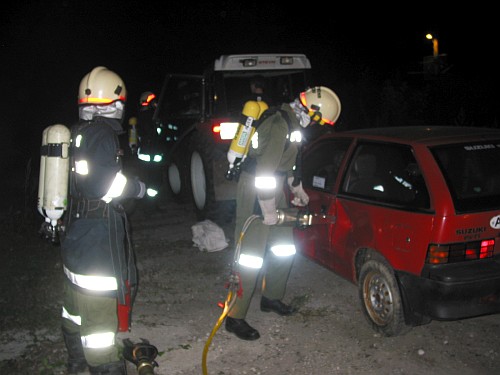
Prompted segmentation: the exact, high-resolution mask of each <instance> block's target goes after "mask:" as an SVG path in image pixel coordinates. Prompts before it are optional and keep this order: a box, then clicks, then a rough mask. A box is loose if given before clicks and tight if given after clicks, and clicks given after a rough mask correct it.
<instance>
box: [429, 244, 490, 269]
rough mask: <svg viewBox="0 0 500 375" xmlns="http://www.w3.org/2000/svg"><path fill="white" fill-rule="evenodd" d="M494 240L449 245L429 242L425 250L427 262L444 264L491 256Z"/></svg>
mask: <svg viewBox="0 0 500 375" xmlns="http://www.w3.org/2000/svg"><path fill="white" fill-rule="evenodd" d="M494 248H495V240H493V239H490V240H481V241H472V242H462V243H456V244H451V245H436V244H431V245H429V248H428V250H427V259H426V260H425V262H426V263H427V264H446V263H456V262H463V261H466V260H477V259H485V258H492V257H493V250H494Z"/></svg>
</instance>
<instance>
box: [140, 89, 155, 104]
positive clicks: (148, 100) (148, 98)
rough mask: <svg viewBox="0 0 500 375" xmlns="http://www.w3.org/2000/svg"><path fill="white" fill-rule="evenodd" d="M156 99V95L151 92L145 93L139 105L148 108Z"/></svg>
mask: <svg viewBox="0 0 500 375" xmlns="http://www.w3.org/2000/svg"><path fill="white" fill-rule="evenodd" d="M155 99H156V95H155V94H154V93H152V92H151V91H144V92H143V93H142V94H141V98H140V99H139V105H140V106H141V108H147V107H149V105H150V104H152V103H153V101H154V100H155Z"/></svg>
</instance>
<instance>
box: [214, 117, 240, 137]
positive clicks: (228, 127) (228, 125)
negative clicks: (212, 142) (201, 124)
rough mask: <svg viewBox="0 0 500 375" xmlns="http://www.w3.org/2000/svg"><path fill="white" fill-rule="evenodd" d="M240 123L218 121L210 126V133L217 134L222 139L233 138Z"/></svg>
mask: <svg viewBox="0 0 500 375" xmlns="http://www.w3.org/2000/svg"><path fill="white" fill-rule="evenodd" d="M239 125H240V124H239V123H237V122H230V121H226V122H220V123H216V124H214V125H213V126H212V133H214V135H219V136H220V139H222V140H229V139H233V138H234V136H235V135H236V131H237V130H238V126H239Z"/></svg>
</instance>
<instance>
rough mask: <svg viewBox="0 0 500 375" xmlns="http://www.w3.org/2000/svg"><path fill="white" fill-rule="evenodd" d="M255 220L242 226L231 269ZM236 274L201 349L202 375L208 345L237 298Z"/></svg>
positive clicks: (237, 282)
mask: <svg viewBox="0 0 500 375" xmlns="http://www.w3.org/2000/svg"><path fill="white" fill-rule="evenodd" d="M257 218H260V216H258V215H252V216H250V217H249V218H248V219H247V220H246V221H245V224H244V225H243V229H242V231H241V233H240V238H239V239H238V243H237V244H236V249H235V252H234V262H233V267H235V266H236V265H237V261H238V259H239V257H240V249H241V241H242V240H243V237H244V235H245V232H246V231H247V229H248V227H249V226H250V224H251V223H252V222H253V221H254V220H255V219H257ZM236 275H237V273H236V272H234V270H233V272H231V276H230V278H231V280H229V291H228V293H227V297H226V301H225V302H224V308H223V310H222V314H221V315H220V316H219V319H218V320H217V323H215V326H214V328H213V329H212V332H211V333H210V336H208V339H207V342H206V343H205V347H204V348H203V357H202V362H201V368H202V370H203V375H208V370H207V354H208V349H209V348H210V345H211V344H212V339H213V337H214V336H215V333H216V332H217V331H218V330H219V328H220V326H221V325H222V322H223V321H224V319H225V318H226V316H227V314H228V313H229V311H230V310H231V308H232V307H233V305H234V304H235V302H236V298H237V297H238V294H237V293H235V290H236V291H237V290H238V288H239V285H240V280H239V278H238V276H236Z"/></svg>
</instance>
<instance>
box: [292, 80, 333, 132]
mask: <svg viewBox="0 0 500 375" xmlns="http://www.w3.org/2000/svg"><path fill="white" fill-rule="evenodd" d="M300 102H301V104H302V105H303V106H304V107H306V108H307V110H308V111H309V116H311V119H312V121H314V122H317V123H319V124H320V125H324V124H329V125H334V124H335V121H337V119H338V118H339V115H340V110H341V105H340V99H339V97H338V96H337V94H335V93H334V92H333V91H332V90H331V89H329V88H328V87H325V86H316V87H312V88H310V89H308V90H306V91H304V92H301V93H300Z"/></svg>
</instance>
